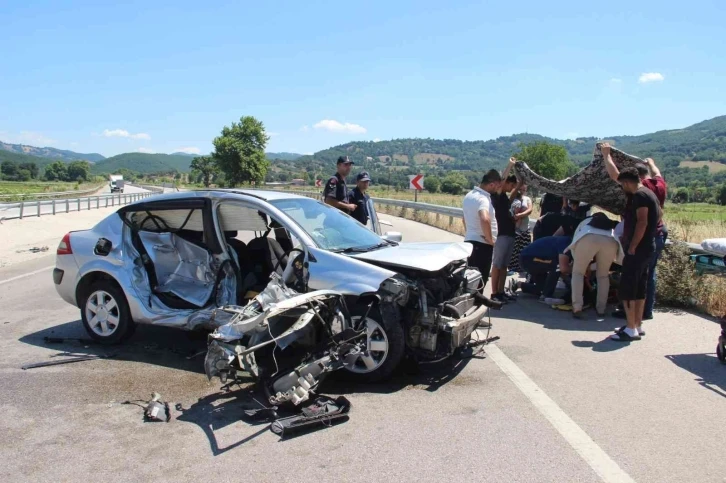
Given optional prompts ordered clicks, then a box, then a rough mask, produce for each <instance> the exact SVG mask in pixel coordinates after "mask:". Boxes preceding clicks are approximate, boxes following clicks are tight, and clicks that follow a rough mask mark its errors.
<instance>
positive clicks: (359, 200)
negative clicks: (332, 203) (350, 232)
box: [348, 171, 371, 225]
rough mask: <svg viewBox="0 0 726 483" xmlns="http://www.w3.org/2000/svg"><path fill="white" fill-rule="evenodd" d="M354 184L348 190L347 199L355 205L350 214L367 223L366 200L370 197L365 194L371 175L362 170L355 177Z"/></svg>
mask: <svg viewBox="0 0 726 483" xmlns="http://www.w3.org/2000/svg"><path fill="white" fill-rule="evenodd" d="M355 181H356V186H355V188H353V189H352V190H351V191H350V195H349V196H348V199H349V201H350V202H351V203H352V204H354V205H355V210H353V213H351V214H350V216H352V217H353V218H355V219H356V220H358V221H360V222H361V223H362V224H363V225H367V224H368V218H369V216H370V215H369V213H368V200H369V199H370V197H369V196H368V195H367V194H366V191H368V186H369V185H370V182H371V177H370V176H369V175H368V173H367V172H365V171H362V172H361V173H359V174H358V176H356V178H355Z"/></svg>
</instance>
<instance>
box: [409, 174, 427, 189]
mask: <svg viewBox="0 0 726 483" xmlns="http://www.w3.org/2000/svg"><path fill="white" fill-rule="evenodd" d="M423 180H424V175H422V174H414V175H410V176H409V177H408V189H410V190H416V191H423V189H424V188H423V184H424V181H423Z"/></svg>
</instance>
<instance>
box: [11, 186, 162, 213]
mask: <svg viewBox="0 0 726 483" xmlns="http://www.w3.org/2000/svg"><path fill="white" fill-rule="evenodd" d="M134 193H148V190H145V189H143V188H140V187H138V186H133V185H129V184H127V185H126V186H124V192H123V193H118V192H117V193H114V194H115V195H116V196H120V197H122V198H123V197H124V195H129V194H134ZM109 195H111V188H110V187H109V186H108V185H106V186H104V187H103V188H102V189H101V190H99V191H98V192H97V193H96V194H95V195H93V196H91V200H90V209H94V208H105V207H110V206H112V205H113V204H118V201H116V200H115V199H114V200H113V201H112V200H110V199H106V198H101V199H99V200H96V199H95V198H94V197H95V196H109ZM81 198H87V196H83V197H81ZM129 199H130V198H129ZM16 205H17V203H5V204H0V218H15V217H17V216H19V215H20V207H19V206H16ZM55 209H56V212H57V213H65V212H66V211H69V212H70V211H79V210H84V211H85V210H87V209H89V204H88V201H87V200H85V199H83V200H82V201H81V203H80V205H79V204H78V202H77V201H76V200H65V199H62V200H55ZM38 210H40V213H41V215H52V214H53V200H42V202H41V204H40V206H38V205H37V204H33V203H29V202H25V206H24V207H23V216H24V217H25V216H28V217H32V216H38Z"/></svg>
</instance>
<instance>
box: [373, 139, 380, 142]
mask: <svg viewBox="0 0 726 483" xmlns="http://www.w3.org/2000/svg"><path fill="white" fill-rule="evenodd" d="M380 141H381V140H380V139H379V138H373V142H374V143H378V142H380Z"/></svg>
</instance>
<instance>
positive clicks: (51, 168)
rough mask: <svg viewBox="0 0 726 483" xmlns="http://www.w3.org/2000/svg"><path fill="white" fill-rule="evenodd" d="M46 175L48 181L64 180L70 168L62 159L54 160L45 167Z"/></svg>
mask: <svg viewBox="0 0 726 483" xmlns="http://www.w3.org/2000/svg"><path fill="white" fill-rule="evenodd" d="M44 177H45V179H46V180H48V181H63V180H65V179H66V178H67V177H68V170H67V169H66V165H65V163H63V162H62V161H54V162H52V163H50V164H49V165H48V166H46V167H45V174H44Z"/></svg>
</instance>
